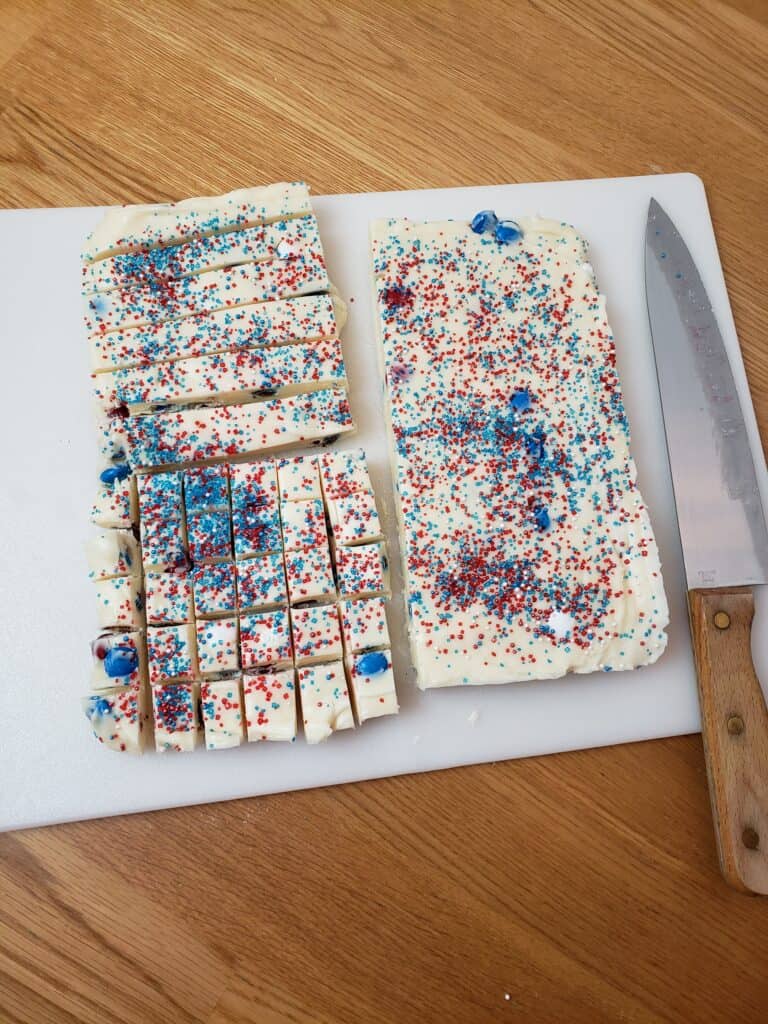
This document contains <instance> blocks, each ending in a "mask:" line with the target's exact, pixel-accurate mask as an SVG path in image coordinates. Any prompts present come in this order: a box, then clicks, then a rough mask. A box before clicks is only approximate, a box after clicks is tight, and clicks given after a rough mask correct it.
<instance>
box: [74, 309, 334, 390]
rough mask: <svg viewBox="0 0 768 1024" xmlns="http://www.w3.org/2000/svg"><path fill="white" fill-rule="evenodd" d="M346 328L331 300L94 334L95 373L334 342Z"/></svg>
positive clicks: (227, 312) (222, 312)
mask: <svg viewBox="0 0 768 1024" xmlns="http://www.w3.org/2000/svg"><path fill="white" fill-rule="evenodd" d="M342 325H343V324H342V318H341V317H340V316H339V313H338V311H337V310H336V308H335V306H334V302H333V299H332V297H331V296H330V295H300V296H297V297H296V298H292V299H281V300H279V301H276V302H259V303H256V304H255V305H252V306H234V307H232V308H231V309H221V310H217V311H216V312H215V313H204V314H202V315H201V314H198V315H196V316H190V317H186V318H185V319H184V320H171V321H165V322H161V323H157V324H149V325H146V326H144V327H127V328H125V329H123V330H120V331H110V332H109V334H96V335H93V337H92V338H91V339H90V350H91V369H92V370H93V371H94V372H95V373H99V372H101V371H104V370H119V369H123V368H128V367H132V366H142V365H146V364H148V363H156V362H162V361H163V360H168V359H183V358H188V357H194V356H205V355H210V354H212V353H214V352H237V351H240V350H242V349H251V348H257V347H260V346H264V345H285V344H288V343H291V342H295V341H312V340H314V339H321V338H326V339H327V338H335V337H338V332H339V330H340V329H341V327H342Z"/></svg>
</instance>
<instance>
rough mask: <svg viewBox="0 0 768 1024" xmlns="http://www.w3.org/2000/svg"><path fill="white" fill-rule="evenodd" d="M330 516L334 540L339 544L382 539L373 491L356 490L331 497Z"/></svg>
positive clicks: (363, 542)
mask: <svg viewBox="0 0 768 1024" xmlns="http://www.w3.org/2000/svg"><path fill="white" fill-rule="evenodd" d="M328 516H329V519H330V521H331V532H332V533H333V539H334V542H335V543H336V544H337V545H339V546H348V545H351V544H370V543H371V542H372V541H375V540H381V537H382V533H381V523H380V522H379V513H378V512H377V511H376V499H375V498H374V496H373V491H355V492H354V494H348V495H346V496H345V497H339V498H329V499H328Z"/></svg>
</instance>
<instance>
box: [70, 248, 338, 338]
mask: <svg viewBox="0 0 768 1024" xmlns="http://www.w3.org/2000/svg"><path fill="white" fill-rule="evenodd" d="M329 287H330V282H329V281H328V275H327V273H326V270H325V260H324V259H323V254H322V251H321V250H319V249H316V250H314V251H313V252H307V253H306V257H305V258H304V259H300V260H273V261H272V262H270V263H244V264H242V265H241V266H237V267H226V268H224V269H223V270H208V271H206V272H205V273H204V274H198V275H197V276H196V277H185V278H182V280H180V281H173V282H172V283H171V285H169V286H168V287H164V288H160V289H158V288H157V287H155V286H154V285H140V286H139V287H137V288H131V289H129V290H126V291H118V292H96V293H94V294H93V295H90V296H88V297H87V298H86V300H85V327H86V330H87V331H88V332H89V334H91V335H93V334H98V335H102V334H108V333H110V332H111V331H119V330H124V329H126V328H132V329H133V328H136V327H144V326H145V325H147V324H158V323H165V322H166V321H168V320H181V319H184V318H185V317H189V316H200V315H201V314H204V313H215V312H216V311H217V310H219V309H232V308H233V307H236V306H248V305H251V303H258V302H267V301H268V300H270V299H287V298H290V297H292V296H295V295H309V294H311V293H313V292H323V291H328V289H329Z"/></svg>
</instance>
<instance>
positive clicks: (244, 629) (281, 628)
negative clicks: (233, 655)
mask: <svg viewBox="0 0 768 1024" xmlns="http://www.w3.org/2000/svg"><path fill="white" fill-rule="evenodd" d="M292 660H293V648H292V646H291V630H290V625H289V623H288V612H287V611H286V610H285V608H275V609H274V610H273V611H269V612H254V613H251V614H250V615H241V616H240V662H241V664H242V667H243V668H244V669H249V668H267V667H269V668H282V667H283V666H284V665H286V664H290V663H291V661H292Z"/></svg>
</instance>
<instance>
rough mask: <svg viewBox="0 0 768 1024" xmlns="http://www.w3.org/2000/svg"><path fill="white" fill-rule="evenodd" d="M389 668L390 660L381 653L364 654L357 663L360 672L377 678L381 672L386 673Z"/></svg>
mask: <svg viewBox="0 0 768 1024" xmlns="http://www.w3.org/2000/svg"><path fill="white" fill-rule="evenodd" d="M388 666H389V659H388V658H387V656H386V654H382V653H381V651H371V652H370V654H364V655H363V656H362V658H361V659H360V660H359V661H358V663H357V668H358V671H359V672H361V673H362V674H363V675H364V676H377V675H378V674H379V673H380V672H386V670H387V668H388Z"/></svg>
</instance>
